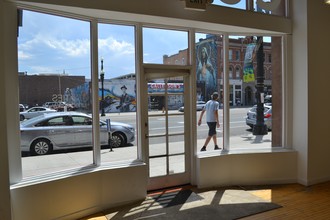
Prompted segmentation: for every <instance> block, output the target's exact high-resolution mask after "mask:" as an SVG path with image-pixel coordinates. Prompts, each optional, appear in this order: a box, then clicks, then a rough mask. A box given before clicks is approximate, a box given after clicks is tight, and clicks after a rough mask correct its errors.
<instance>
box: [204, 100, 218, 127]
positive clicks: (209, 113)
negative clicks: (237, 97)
mask: <svg viewBox="0 0 330 220" xmlns="http://www.w3.org/2000/svg"><path fill="white" fill-rule="evenodd" d="M218 109H219V102H217V101H215V100H209V101H208V102H207V103H206V104H205V111H206V122H216V121H217V120H216V118H215V114H214V111H218Z"/></svg>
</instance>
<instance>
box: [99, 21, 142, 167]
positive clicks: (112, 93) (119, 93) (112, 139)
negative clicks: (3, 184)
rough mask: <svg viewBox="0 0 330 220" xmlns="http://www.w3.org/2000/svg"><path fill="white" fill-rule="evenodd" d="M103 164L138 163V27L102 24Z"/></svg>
mask: <svg viewBox="0 0 330 220" xmlns="http://www.w3.org/2000/svg"><path fill="white" fill-rule="evenodd" d="M98 31H99V32H98V36H99V40H98V44H99V60H100V65H99V68H100V81H99V100H100V116H101V121H103V122H107V121H108V126H109V127H110V128H111V130H110V132H108V131H109V130H107V124H104V125H103V126H101V134H100V138H101V141H102V142H103V143H104V144H105V145H108V142H109V144H110V150H109V148H107V147H106V148H105V149H103V150H102V153H101V161H102V162H103V163H104V162H113V161H119V160H134V159H136V158H137V145H136V136H137V134H136V127H137V126H136V103H137V97H136V76H135V34H134V33H135V27H134V26H129V25H116V24H99V25H98ZM109 127H108V128H109Z"/></svg>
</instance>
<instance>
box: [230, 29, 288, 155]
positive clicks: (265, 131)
mask: <svg viewBox="0 0 330 220" xmlns="http://www.w3.org/2000/svg"><path fill="white" fill-rule="evenodd" d="M237 38H241V42H242V45H241V47H242V48H244V60H243V59H242V60H240V63H239V64H238V65H239V67H240V68H242V70H243V76H242V78H241V79H240V80H239V81H237V80H235V82H234V81H233V82H230V84H236V85H235V86H233V87H231V88H232V89H231V90H233V91H232V93H231V95H230V101H231V102H233V103H235V102H236V105H235V104H234V105H232V107H231V108H230V149H251V148H253V149H255V148H268V149H269V148H271V147H275V146H282V136H281V130H282V129H281V126H282V124H281V118H282V110H281V105H282V104H281V103H282V93H281V91H282V88H281V80H282V78H281V76H282V72H281V66H282V63H281V48H282V45H281V38H280V37H269V36H268V37H253V36H245V37H244V36H243V37H242V36H239V37H237V36H230V38H229V47H230V45H231V44H230V42H231V41H234V40H236V39H237ZM264 54H272V56H273V57H276V59H274V60H273V61H272V62H265V59H264V58H265V57H264ZM274 67H275V69H276V79H277V80H273V76H272V75H271V74H269V73H268V72H269V71H268V70H270V69H273V68H274ZM273 75H274V74H273ZM232 94H235V95H232ZM238 107H239V108H238Z"/></svg>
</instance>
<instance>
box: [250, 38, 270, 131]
mask: <svg viewBox="0 0 330 220" xmlns="http://www.w3.org/2000/svg"><path fill="white" fill-rule="evenodd" d="M257 45H258V50H257V85H256V89H257V92H256V98H257V112H256V113H257V114H256V120H257V121H256V124H255V125H254V126H253V135H266V134H267V133H268V131H267V125H265V120H264V101H263V100H264V97H263V96H264V80H265V73H264V47H263V39H262V37H257Z"/></svg>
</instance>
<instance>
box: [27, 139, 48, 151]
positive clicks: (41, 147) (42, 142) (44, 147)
mask: <svg viewBox="0 0 330 220" xmlns="http://www.w3.org/2000/svg"><path fill="white" fill-rule="evenodd" d="M30 150H31V153H32V154H33V155H45V154H48V153H50V152H51V151H52V146H51V144H50V141H49V140H47V139H44V138H41V139H37V140H35V141H33V143H32V145H31V149H30Z"/></svg>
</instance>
